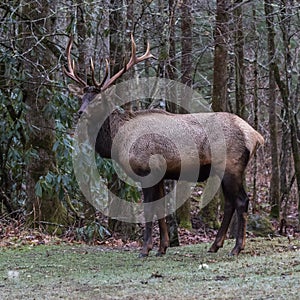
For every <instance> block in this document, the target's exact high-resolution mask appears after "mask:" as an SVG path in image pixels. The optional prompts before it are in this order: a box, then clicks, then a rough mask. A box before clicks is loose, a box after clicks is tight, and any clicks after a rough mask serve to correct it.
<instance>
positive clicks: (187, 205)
mask: <svg viewBox="0 0 300 300" xmlns="http://www.w3.org/2000/svg"><path fill="white" fill-rule="evenodd" d="M191 6H192V1H190V0H186V1H184V2H183V3H182V5H181V73H182V77H181V82H182V83H183V84H184V85H186V86H189V87H191V86H192V71H193V67H192V14H191V11H192V9H191ZM180 98H181V102H183V101H187V100H188V97H186V96H185V95H184V91H183V92H182V95H181V97H180ZM182 106H184V107H185V108H187V107H188V103H182ZM182 106H181V107H180V108H179V109H180V110H179V112H180V113H181V112H184V111H183V110H182ZM187 188H188V187H187ZM183 193H184V191H183ZM177 218H178V220H179V226H180V227H183V228H186V229H192V222H191V202H190V199H188V200H186V201H185V202H184V203H183V205H182V206H181V207H179V209H178V210H177Z"/></svg>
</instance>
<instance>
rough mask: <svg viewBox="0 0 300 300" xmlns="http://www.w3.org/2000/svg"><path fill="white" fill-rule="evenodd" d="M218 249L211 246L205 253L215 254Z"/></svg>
mask: <svg viewBox="0 0 300 300" xmlns="http://www.w3.org/2000/svg"><path fill="white" fill-rule="evenodd" d="M219 248H220V247H218V246H217V245H214V244H213V245H211V247H210V248H209V249H208V251H207V252H209V253H216V252H217V251H218V250H219Z"/></svg>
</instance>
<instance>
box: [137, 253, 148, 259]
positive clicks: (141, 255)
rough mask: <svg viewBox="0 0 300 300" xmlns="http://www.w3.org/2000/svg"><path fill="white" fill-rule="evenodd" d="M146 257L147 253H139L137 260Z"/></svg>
mask: <svg viewBox="0 0 300 300" xmlns="http://www.w3.org/2000/svg"><path fill="white" fill-rule="evenodd" d="M145 257H148V253H140V254H139V258H145Z"/></svg>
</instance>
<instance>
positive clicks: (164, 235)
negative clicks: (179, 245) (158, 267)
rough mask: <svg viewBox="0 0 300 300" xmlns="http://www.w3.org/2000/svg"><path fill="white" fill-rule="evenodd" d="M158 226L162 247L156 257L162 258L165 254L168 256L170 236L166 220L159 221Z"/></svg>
mask: <svg viewBox="0 0 300 300" xmlns="http://www.w3.org/2000/svg"><path fill="white" fill-rule="evenodd" d="M158 224H159V234H160V245H159V249H158V251H157V254H156V255H157V256H162V255H163V254H166V251H167V248H168V247H169V234H168V226H167V223H166V219H165V218H163V219H159V220H158Z"/></svg>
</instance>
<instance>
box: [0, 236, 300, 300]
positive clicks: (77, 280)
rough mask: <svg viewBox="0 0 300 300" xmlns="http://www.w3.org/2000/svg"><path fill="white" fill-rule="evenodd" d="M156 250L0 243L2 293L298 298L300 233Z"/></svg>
mask: <svg viewBox="0 0 300 300" xmlns="http://www.w3.org/2000/svg"><path fill="white" fill-rule="evenodd" d="M231 247H233V241H232V240H231V241H226V246H225V247H224V248H223V249H220V250H219V253H217V254H208V253H207V249H208V244H199V245H193V246H185V247H178V248H171V249H169V251H168V253H167V255H166V256H164V257H156V256H155V253H154V252H153V253H152V254H151V256H150V257H148V258H147V259H139V258H137V257H138V252H137V251H125V250H110V249H106V248H100V247H96V246H94V247H91V246H85V245H78V246H73V245H58V246H35V247H30V246H23V247H18V248H15V249H11V248H0V251H1V253H0V299H1V300H2V299H9V300H10V299H289V300H291V299H299V294H300V241H297V240H292V241H289V240H288V239H287V238H280V239H278V238H274V239H258V238H257V239H252V240H249V239H248V241H247V246H246V250H245V251H244V252H243V253H242V254H241V255H240V256H239V257H238V258H235V257H229V256H228V255H227V254H228V253H229V251H230V249H231Z"/></svg>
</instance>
